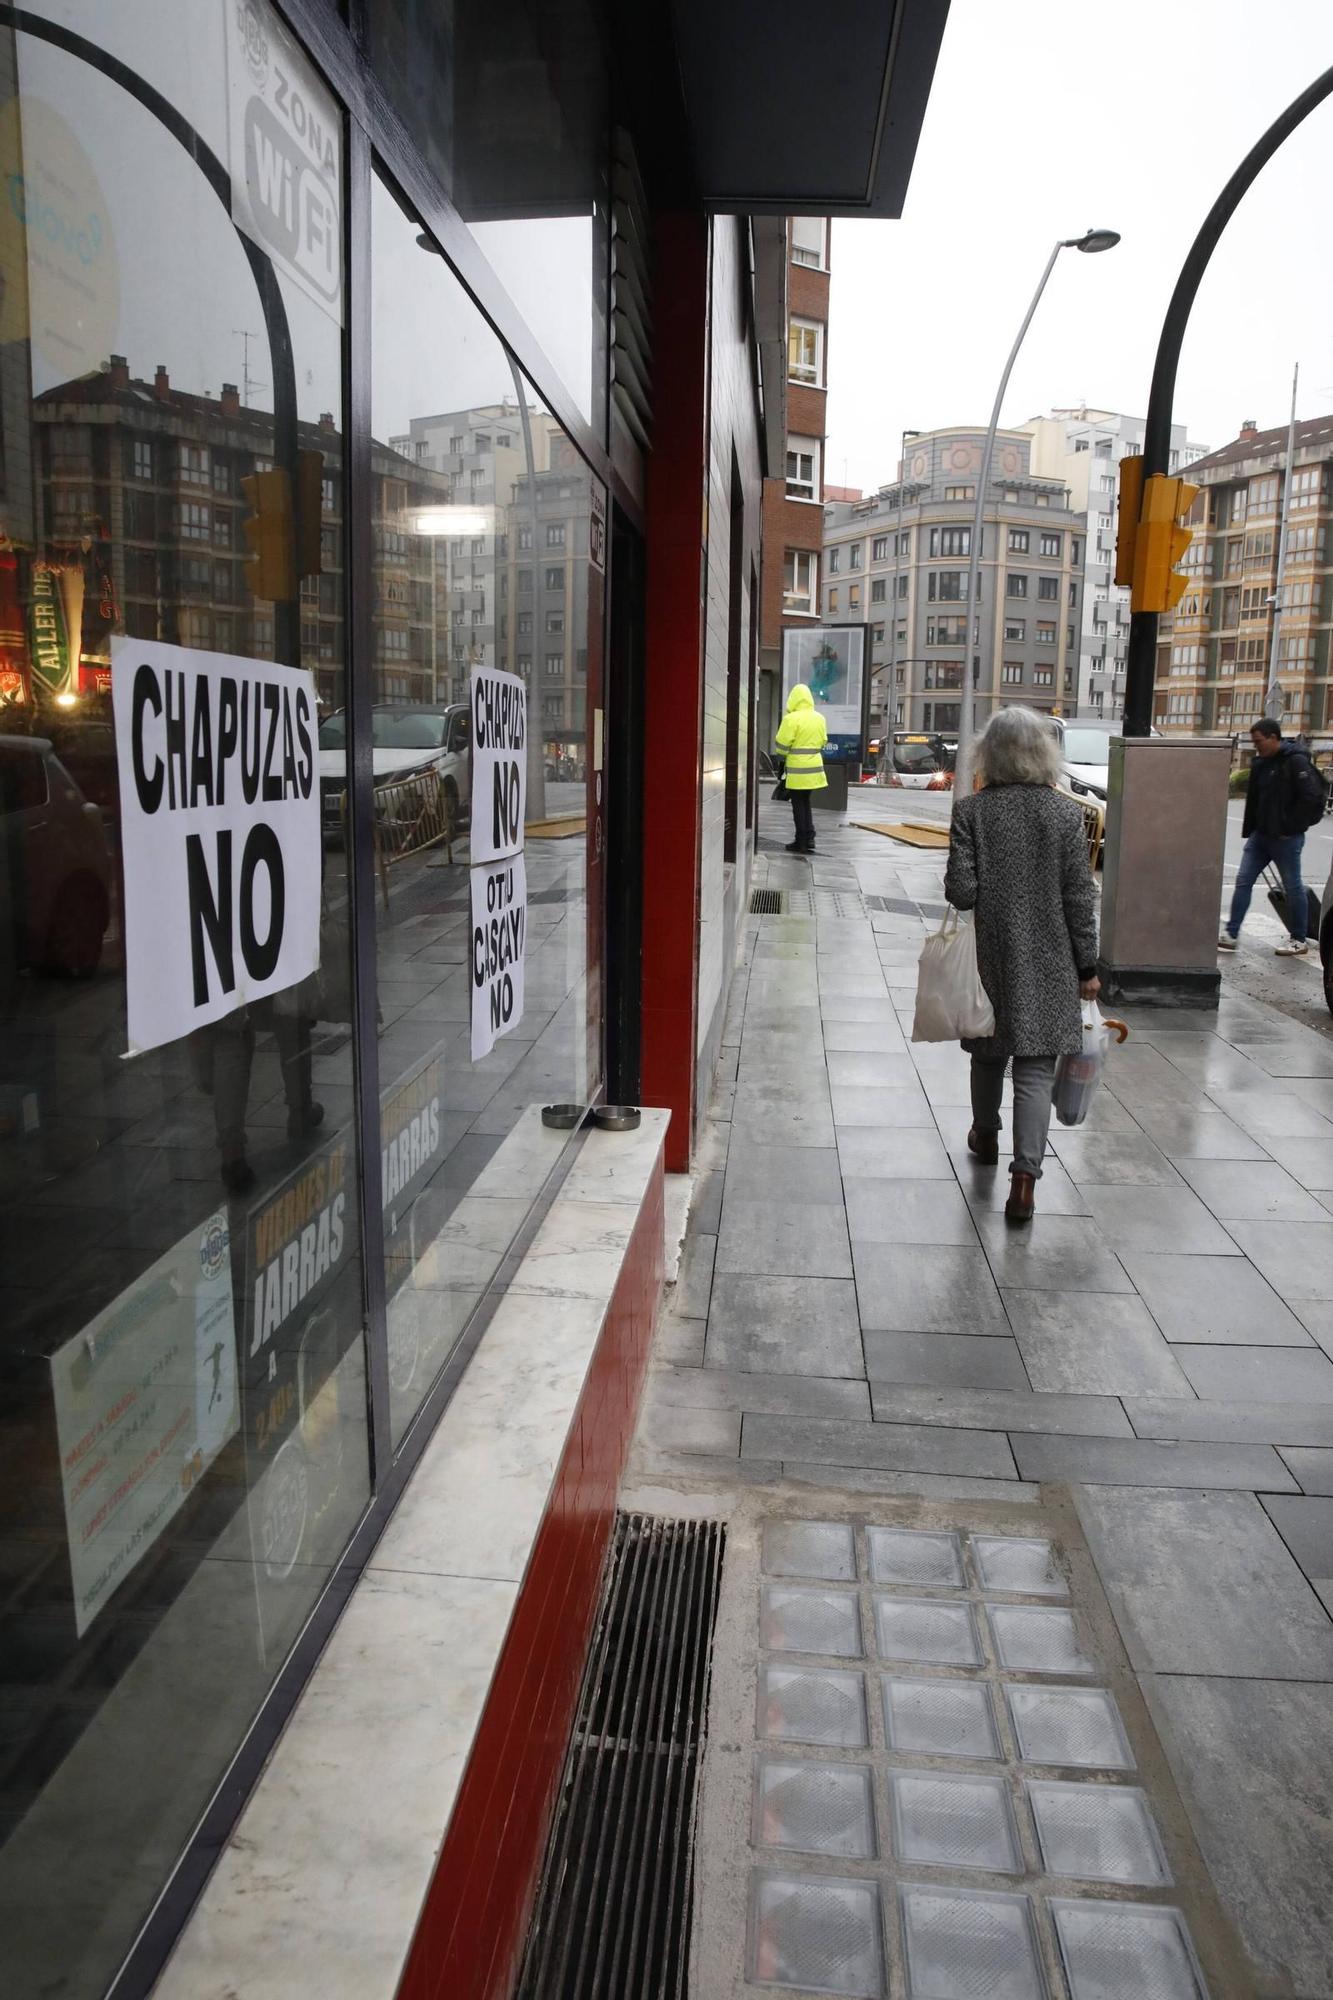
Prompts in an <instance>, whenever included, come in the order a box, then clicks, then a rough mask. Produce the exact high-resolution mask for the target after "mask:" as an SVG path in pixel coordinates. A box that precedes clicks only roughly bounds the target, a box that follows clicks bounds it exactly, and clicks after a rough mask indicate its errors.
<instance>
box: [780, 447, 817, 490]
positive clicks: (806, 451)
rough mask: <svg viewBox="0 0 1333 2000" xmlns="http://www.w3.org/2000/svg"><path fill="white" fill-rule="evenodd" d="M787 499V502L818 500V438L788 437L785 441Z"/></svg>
mask: <svg viewBox="0 0 1333 2000" xmlns="http://www.w3.org/2000/svg"><path fill="white" fill-rule="evenodd" d="M787 498H788V499H789V500H818V498H819V440H818V438H803V437H790V438H788V439H787Z"/></svg>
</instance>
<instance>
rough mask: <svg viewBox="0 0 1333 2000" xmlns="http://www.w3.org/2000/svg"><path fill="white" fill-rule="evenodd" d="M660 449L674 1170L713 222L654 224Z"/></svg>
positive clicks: (655, 1092) (658, 793)
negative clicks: (710, 228) (710, 253)
mask: <svg viewBox="0 0 1333 2000" xmlns="http://www.w3.org/2000/svg"><path fill="white" fill-rule="evenodd" d="M653 229H654V266H653V269H654V279H653V298H654V302H655V306H654V310H655V316H656V325H655V328H654V335H653V356H654V380H653V450H652V454H651V456H650V457H649V460H648V492H647V527H648V535H647V616H646V624H647V645H646V650H645V675H644V679H645V683H646V685H645V702H644V745H645V755H644V783H643V790H644V857H643V1058H642V1075H643V1082H642V1090H643V1101H644V1103H645V1104H657V1105H664V1106H665V1107H666V1108H667V1109H668V1110H669V1111H670V1113H671V1125H670V1128H669V1130H668V1133H667V1150H666V1163H667V1171H668V1172H669V1173H687V1172H688V1171H689V1165H690V1146H691V1142H692V1139H693V1135H694V1070H695V1044H696V1021H695V1008H696V997H697V965H698V949H699V926H698V885H699V799H700V780H701V772H702V701H703V671H702V668H703V583H704V532H705V521H704V493H705V482H706V478H707V471H708V343H707V339H706V328H707V324H708V225H707V222H706V221H705V219H704V218H703V217H702V216H699V215H658V216H657V217H656V218H655V220H654V225H653Z"/></svg>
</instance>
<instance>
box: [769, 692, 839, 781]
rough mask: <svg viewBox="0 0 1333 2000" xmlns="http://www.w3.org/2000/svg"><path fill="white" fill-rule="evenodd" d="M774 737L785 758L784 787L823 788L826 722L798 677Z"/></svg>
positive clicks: (826, 739)
mask: <svg viewBox="0 0 1333 2000" xmlns="http://www.w3.org/2000/svg"><path fill="white" fill-rule="evenodd" d="M776 741H777V747H778V749H779V750H780V751H781V752H782V753H783V755H784V756H785V757H786V759H787V772H786V777H787V790H788V791H789V792H818V791H822V790H823V788H824V786H825V785H827V784H828V779H827V778H826V777H825V776H824V759H823V756H822V754H821V753H822V751H823V748H824V745H825V744H826V743H827V742H828V724H827V723H826V722H825V720H824V718H823V716H822V715H821V714H820V713H819V710H818V709H817V708H816V707H815V700H814V696H813V695H812V694H811V692H810V690H809V688H808V687H806V685H805V684H804V682H803V681H797V683H796V685H795V687H794V688H793V689H792V691H791V693H790V694H789V695H788V696H787V713H786V714H785V715H784V716H783V718H782V720H781V722H780V723H779V724H778V733H777V738H776Z"/></svg>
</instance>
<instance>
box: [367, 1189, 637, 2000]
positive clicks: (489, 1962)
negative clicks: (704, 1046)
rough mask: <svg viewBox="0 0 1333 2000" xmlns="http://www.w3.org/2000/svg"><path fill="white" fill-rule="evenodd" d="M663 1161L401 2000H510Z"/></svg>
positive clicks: (622, 1454) (607, 1514)
mask: <svg viewBox="0 0 1333 2000" xmlns="http://www.w3.org/2000/svg"><path fill="white" fill-rule="evenodd" d="M662 1193H663V1187H662V1171H661V1165H660V1163H659V1166H658V1169H657V1171H656V1172H655V1174H654V1176H653V1181H652V1185H651V1187H650V1189H649V1191H648V1194H647V1197H646V1199H645V1201H644V1205H643V1208H642V1211H641V1212H640V1215H639V1220H638V1223H637V1225H636V1227H635V1231H634V1235H633V1238H632V1239H631V1242H630V1246H629V1250H628V1252H627V1253H626V1258H625V1263H624V1267H623V1269H622V1271H621V1274H620V1281H619V1283H618V1284H617V1286H616V1290H615V1294H614V1296H613V1297H612V1300H611V1304H610V1307H609V1309H608V1312H607V1316H606V1324H605V1326H604V1327H603V1330H602V1337H601V1340H600V1341H599V1342H598V1346H597V1351H596V1353H595V1354H594V1356H593V1362H592V1367H591V1368H590V1370H589V1372H588V1379H587V1381H586V1382H585V1384H584V1387H583V1395H582V1397H581V1398H580V1401H579V1406H578V1410H577V1412H576V1413H575V1417H574V1422H573V1424H572V1426H571V1428H570V1434H569V1441H568V1444H567V1445H566V1447H565V1454H564V1457H563V1459H562V1460H561V1462H560V1466H559V1468H558V1470H557V1473H556V1477H555V1483H554V1485H553V1487H552V1491H551V1499H550V1504H549V1506H548V1508H547V1512H546V1517H545V1519H544V1521H543V1523H542V1526H541V1529H540V1530H539V1532H538V1536H537V1540H536V1544H535V1546H534V1548H533V1552H532V1558H531V1561H530V1563H529V1565H528V1573H527V1575H526V1577H525V1578H524V1581H523V1587H522V1590H521V1591H520V1593H519V1598H518V1602H517V1604H516V1606H515V1608H514V1616H513V1619H512V1621H511V1623H510V1627H509V1633H508V1637H507V1638H506V1640H505V1645H504V1650H503V1652H502V1653H501V1655H500V1661H499V1664H498V1666H497V1668H496V1672H495V1679H494V1681H493V1682H492V1684H491V1691H490V1695H489V1697H488V1699H487V1703H486V1708H485V1711H484V1713H483V1715H482V1719H481V1724H480V1727H479V1729H478V1732H477V1740H476V1742H475V1744H474V1745H473V1749H472V1755H471V1758H470V1759H469V1761H468V1766H467V1769H466V1771H465V1772H464V1774H463V1782H462V1785H461V1786H460V1788H459V1793H458V1799H457V1801H456V1803H455V1806H454V1812H453V1817H452V1819H451V1820H450V1823H449V1830H448V1833H447V1835H446V1837H445V1843H444V1847H443V1850H442V1852H441V1854H440V1859H439V1861H438V1863H437V1865H436V1869H435V1875H434V1879H433V1880H432V1882H431V1886H430V1891H429V1893H428V1895H427V1898H426V1904H425V1908H424V1909H423V1911H422V1914H421V1920H420V1922H419V1924H418V1926H417V1933H416V1936H415V1938H414V1939H413V1942H412V1949H411V1952H410V1954H409V1957H408V1962H407V1967H406V1970H405V1972H404V1974H403V1978H402V1982H401V1984H400V1986H399V1989H398V1996H399V2000H508V1996H509V1995H510V1994H511V1993H512V1991H513V1987H514V1982H515V1980H516V1978H517V1975H518V1967H519V1958H520V1954H521V1952H522V1948H523V1939H524V1935H525V1933H526V1930H527V1922H528V1916H529V1913H530V1911H531V1907H532V1901H533V1897H534V1895H535V1893H536V1888H537V1877H538V1871H539V1869H540V1866H541V1859H542V1853H543V1850H544V1848H545V1845H546V1836H547V1832H548V1830H549V1826H550V1820H551V1813H552V1810H553V1807H554V1802H555V1791H556V1785H557V1783H558V1780H559V1777H560V1771H561V1767H562V1765H563V1762H564V1757H565V1750H566V1746H567V1743H568V1740H569V1734H570V1730H571V1727H572V1724H573V1720H574V1706H575V1701H576V1699H577V1696H578V1689H579V1681H580V1677H581V1675H582V1673H583V1666H584V1660H585V1657H586V1654H587V1649H588V1641H589V1638H590V1635H591V1629H592V1619H593V1613H594V1611H595V1609H596V1605H597V1595H598V1589H599V1586H600V1583H601V1576H602V1565H603V1560H604V1558H605V1555H606V1549H607V1543H608V1541H609V1538H610V1533H611V1526H612V1522H613V1519H614V1516H615V1507H616V1494H617V1492H618V1490H619V1486H620V1478H621V1474H622V1472H623V1470H624V1465H625V1458H626V1455H627V1453H628V1450H629V1444H630V1439H631V1437H632V1435H633V1431H634V1421H635V1417H636V1414H637V1411H638V1403H639V1392H640V1389H641V1387H642V1382H643V1375H644V1369H645V1367H646V1364H647V1359H648V1348H649V1344H650V1342H651V1339H652V1331H653V1321H654V1317H655V1315H656V1311H657V1305H658V1301H659V1299H660V1298H661V1295H662V1280H663V1263H662V1259H663V1240H664V1219H663V1208H662Z"/></svg>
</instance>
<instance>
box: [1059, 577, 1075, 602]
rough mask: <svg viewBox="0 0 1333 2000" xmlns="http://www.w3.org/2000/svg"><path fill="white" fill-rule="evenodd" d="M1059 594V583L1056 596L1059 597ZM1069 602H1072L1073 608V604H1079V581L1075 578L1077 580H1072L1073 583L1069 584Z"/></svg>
mask: <svg viewBox="0 0 1333 2000" xmlns="http://www.w3.org/2000/svg"><path fill="white" fill-rule="evenodd" d="M1059 594H1060V592H1059V586H1058V585H1057V587H1056V596H1057V597H1058V596H1059ZM1069 603H1070V606H1071V608H1072V607H1073V606H1074V605H1075V604H1077V603H1078V583H1077V580H1075V581H1073V582H1071V584H1070V586H1069Z"/></svg>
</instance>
